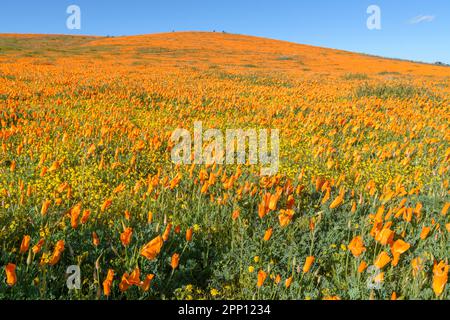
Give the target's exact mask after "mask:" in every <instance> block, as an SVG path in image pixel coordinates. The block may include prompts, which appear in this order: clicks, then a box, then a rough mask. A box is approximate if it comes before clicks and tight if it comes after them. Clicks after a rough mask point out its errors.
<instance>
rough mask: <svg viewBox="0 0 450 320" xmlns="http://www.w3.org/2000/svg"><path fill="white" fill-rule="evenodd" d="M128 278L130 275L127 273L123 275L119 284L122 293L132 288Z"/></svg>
mask: <svg viewBox="0 0 450 320" xmlns="http://www.w3.org/2000/svg"><path fill="white" fill-rule="evenodd" d="M128 277H129V274H128V273H126V272H125V273H124V274H123V275H122V279H121V281H120V283H119V290H120V291H121V292H125V291H127V290H128V289H129V288H130V287H131V285H130V283H129V282H128Z"/></svg>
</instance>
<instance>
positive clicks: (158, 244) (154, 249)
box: [141, 236, 164, 260]
mask: <svg viewBox="0 0 450 320" xmlns="http://www.w3.org/2000/svg"><path fill="white" fill-rule="evenodd" d="M163 243H164V241H163V238H162V237H161V236H157V237H156V238H154V239H153V240H152V241H150V242H149V243H147V244H146V245H145V246H144V247H143V248H142V249H141V255H142V256H144V257H146V258H147V259H148V260H154V259H155V258H156V257H157V256H158V254H159V252H160V251H161V248H162V246H163Z"/></svg>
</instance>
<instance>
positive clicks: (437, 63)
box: [0, 30, 450, 67]
mask: <svg viewBox="0 0 450 320" xmlns="http://www.w3.org/2000/svg"><path fill="white" fill-rule="evenodd" d="M171 33H209V34H214V33H215V34H228V35H238V36H245V37H253V38H259V39H267V40H273V41H280V42H287V43H291V44H296V45H303V46H309V47H314V48H322V49H330V50H336V51H342V52H346V53H352V54H359V55H365V56H369V57H373V58H382V59H388V60H396V61H403V62H410V63H418V64H426V65H432V66H436V67H450V61H448V62H444V61H439V60H435V61H434V62H426V61H420V60H412V59H406V58H398V57H389V56H380V55H377V54H373V53H367V52H360V51H350V50H348V49H340V48H334V47H327V46H318V45H313V44H308V43H300V42H295V41H290V40H284V39H277V38H270V37H263V36H256V35H252V34H244V33H233V32H228V31H225V30H222V31H216V30H214V31H206V30H178V31H175V30H173V31H165V32H153V33H142V34H123V35H95V34H73V33H72V34H70V33H33V32H30V33H15V32H4V33H2V32H0V37H2V36H5V35H7V36H61V37H92V38H126V37H142V36H150V35H164V34H171Z"/></svg>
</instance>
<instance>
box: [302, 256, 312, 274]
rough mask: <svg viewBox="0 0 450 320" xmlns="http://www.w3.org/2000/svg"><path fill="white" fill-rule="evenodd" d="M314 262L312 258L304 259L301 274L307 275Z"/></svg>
mask: <svg viewBox="0 0 450 320" xmlns="http://www.w3.org/2000/svg"><path fill="white" fill-rule="evenodd" d="M314 260H315V258H314V257H313V256H309V257H307V258H306V260H305V264H304V265H303V273H307V272H308V271H309V270H310V269H311V266H312V264H313V263H314Z"/></svg>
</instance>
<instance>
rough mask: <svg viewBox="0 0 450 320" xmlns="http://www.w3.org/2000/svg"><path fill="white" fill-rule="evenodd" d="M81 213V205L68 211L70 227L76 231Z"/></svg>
mask: <svg viewBox="0 0 450 320" xmlns="http://www.w3.org/2000/svg"><path fill="white" fill-rule="evenodd" d="M80 213H81V203H78V204H77V205H76V206H75V207H73V208H72V209H70V225H71V226H72V228H74V229H76V228H77V227H78V217H79V216H80Z"/></svg>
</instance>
